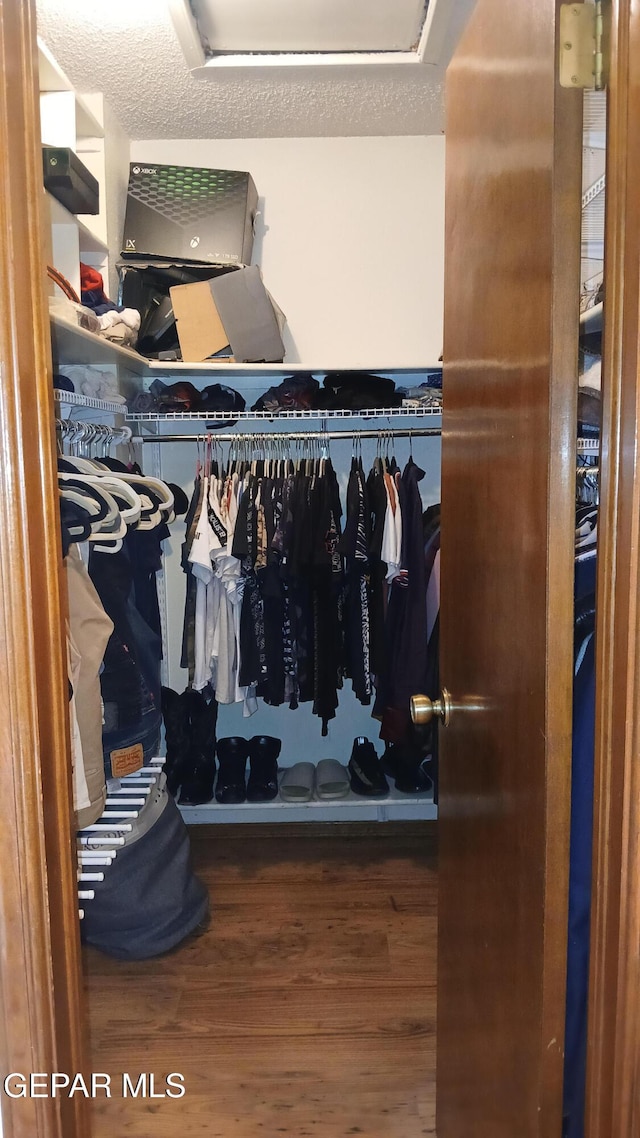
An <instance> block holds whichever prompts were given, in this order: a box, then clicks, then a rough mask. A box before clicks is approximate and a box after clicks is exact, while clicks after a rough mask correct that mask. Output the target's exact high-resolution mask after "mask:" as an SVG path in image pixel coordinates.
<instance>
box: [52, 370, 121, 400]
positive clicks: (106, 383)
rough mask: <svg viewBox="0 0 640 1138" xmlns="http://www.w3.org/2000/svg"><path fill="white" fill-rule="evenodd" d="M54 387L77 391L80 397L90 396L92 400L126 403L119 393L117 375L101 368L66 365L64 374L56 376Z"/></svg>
mask: <svg viewBox="0 0 640 1138" xmlns="http://www.w3.org/2000/svg"><path fill="white" fill-rule="evenodd" d="M54 387H57V388H58V389H59V390H62V391H75V392H76V394H79V395H88V396H90V397H91V398H92V399H105V400H108V401H109V402H110V403H122V404H124V403H125V402H126V400H125V398H124V396H123V395H120V393H119V391H118V381H117V379H116V377H115V375H112V374H111V373H110V372H108V371H101V369H100V368H98V367H93V366H92V365H90V364H70V365H65V368H64V373H63V374H62V375H56V376H54Z"/></svg>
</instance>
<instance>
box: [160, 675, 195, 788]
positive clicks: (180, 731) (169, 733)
mask: <svg viewBox="0 0 640 1138" xmlns="http://www.w3.org/2000/svg"><path fill="white" fill-rule="evenodd" d="M185 694H186V693H185V692H183V693H182V695H178V692H176V691H173V689H172V688H162V689H161V697H162V718H163V719H164V734H165V742H166V747H167V758H166V762H165V764H164V771H165V774H166V776H167V790H168V791H169V794H172V795H173V796H174V798H175V796H176V794H177V793H178V790H179V789H180V783H181V782H182V776H183V774H184V773H185V770H186V764H187V762H188V758H189V713H188V710H187V704H186V701H185Z"/></svg>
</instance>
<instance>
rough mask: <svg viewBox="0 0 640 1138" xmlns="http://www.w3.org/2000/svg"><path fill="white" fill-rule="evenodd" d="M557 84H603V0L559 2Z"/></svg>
mask: <svg viewBox="0 0 640 1138" xmlns="http://www.w3.org/2000/svg"><path fill="white" fill-rule="evenodd" d="M560 86H561V87H578V88H582V89H584V90H591V91H593V90H596V91H602V90H603V89H604V87H605V75H604V51H603V17H602V0H596V3H595V4H594V3H591V2H590V0H586V2H585V3H584V4H561V5H560Z"/></svg>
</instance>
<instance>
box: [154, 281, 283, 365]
mask: <svg viewBox="0 0 640 1138" xmlns="http://www.w3.org/2000/svg"><path fill="white" fill-rule="evenodd" d="M170 293H171V302H172V305H173V312H174V315H175V319H176V325H177V329H178V339H179V341H180V350H181V352H182V358H183V360H187V361H189V362H190V363H202V362H203V360H206V359H209V358H210V357H211V356H215V355H217V354H218V353H219V352H222V351H223V350H224V349H225V348H226V347H227V345H229V346H230V349H231V352H232V353H233V357H234V359H235V360H236V361H237V362H238V363H280V362H281V361H282V360H283V359H284V344H283V342H282V334H281V333H282V330H283V328H284V324H285V316H284V313H283V312H282V311H281V310H280V309H279V308H278V306H277V304H276V303H275V301H274V300H273V298H272V297H271V296H270V295H269V293H268V292H267V290H266V288H265V287H264V284H263V282H262V276H261V273H260V269H259V268H258V267H257V266H253V267H251V268H243V269H238V270H237V272H234V273H227V274H225V275H224V276H218V277H216V278H215V279H213V280H209V281H198V282H197V283H195V284H186V285H176V286H175V287H174V288H172V289H171V290H170Z"/></svg>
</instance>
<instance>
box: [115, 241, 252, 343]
mask: <svg viewBox="0 0 640 1138" xmlns="http://www.w3.org/2000/svg"><path fill="white" fill-rule="evenodd" d="M238 271H239V269H238V268H237V266H235V265H217V266H216V265H204V264H196V263H193V262H190V263H188V264H185V263H181V264H177V265H176V264H172V263H171V262H169V261H154V260H153V259H152V260H144V259H142V258H141V259H139V260H128V261H126V262H124V263H123V262H120V263H119V264H118V274H119V278H120V287H119V291H118V303H119V304H123V305H124V306H125V308H136V309H137V310H138V312H139V313H140V321H141V322H140V333H139V336H138V351H139V352H141V353H142V355H143V356H149V357H150V358H152V359H172V358H173V359H176V358H179V353H180V344H179V342H178V333H177V330H176V323H175V318H174V314H173V306H172V303H171V297H170V295H169V290H170V288H172V287H173V286H175V285H182V284H194V283H196V282H198V281H207V280H210V279H211V278H212V277H216V276H219V275H224V274H225V273H234V272H238ZM225 342H226V341H225ZM227 354H229V353H227Z"/></svg>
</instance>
